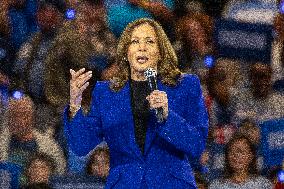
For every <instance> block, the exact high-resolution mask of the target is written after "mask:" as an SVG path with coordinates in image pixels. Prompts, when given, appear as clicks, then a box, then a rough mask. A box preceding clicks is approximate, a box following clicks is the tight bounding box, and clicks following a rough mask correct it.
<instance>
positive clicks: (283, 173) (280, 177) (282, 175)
mask: <svg viewBox="0 0 284 189" xmlns="http://www.w3.org/2000/svg"><path fill="white" fill-rule="evenodd" d="M278 181H279V182H283V183H284V171H280V172H279V173H278Z"/></svg>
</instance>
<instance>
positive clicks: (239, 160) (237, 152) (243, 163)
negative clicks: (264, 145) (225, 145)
mask: <svg viewBox="0 0 284 189" xmlns="http://www.w3.org/2000/svg"><path fill="white" fill-rule="evenodd" d="M228 158H229V164H230V166H231V168H232V169H233V170H234V172H235V173H237V174H238V173H243V172H247V171H248V167H249V165H250V163H251V161H252V158H253V154H252V152H251V150H250V147H249V144H248V143H247V141H246V139H240V140H236V141H235V142H234V143H233V144H232V145H231V148H230V149H229V154H228Z"/></svg>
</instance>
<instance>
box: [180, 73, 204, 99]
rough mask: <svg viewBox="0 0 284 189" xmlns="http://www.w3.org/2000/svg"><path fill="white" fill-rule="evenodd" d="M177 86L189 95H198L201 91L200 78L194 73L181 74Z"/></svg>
mask: <svg viewBox="0 0 284 189" xmlns="http://www.w3.org/2000/svg"><path fill="white" fill-rule="evenodd" d="M179 80H180V82H179V84H178V85H179V87H180V88H182V90H186V91H187V92H188V93H190V94H191V96H199V95H200V93H201V85H200V80H199V78H198V76H197V75H195V74H182V75H181V77H180V79H179Z"/></svg>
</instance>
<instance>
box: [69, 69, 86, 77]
mask: <svg viewBox="0 0 284 189" xmlns="http://www.w3.org/2000/svg"><path fill="white" fill-rule="evenodd" d="M84 71H85V68H82V69H80V70H79V71H77V72H75V71H74V70H72V69H70V73H71V76H72V79H76V78H77V77H79V76H80V75H81V74H82V73H84Z"/></svg>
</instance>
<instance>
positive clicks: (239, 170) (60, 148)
mask: <svg viewBox="0 0 284 189" xmlns="http://www.w3.org/2000/svg"><path fill="white" fill-rule="evenodd" d="M281 2H283V5H284V1H281V0H218V1H217V0H206V1H205V0H204V1H203V0H155V1H145V0H120V1H115V0H1V1H0V123H1V126H0V133H1V134H0V162H1V163H2V164H7V163H10V164H13V165H15V167H16V168H19V170H20V171H19V181H16V182H18V183H16V185H17V184H18V186H20V187H22V188H51V185H50V184H49V179H50V178H51V177H53V176H66V177H69V176H72V175H81V176H82V175H83V176H86V177H87V176H95V177H97V178H100V179H102V181H105V178H106V177H107V175H108V171H109V158H110V157H109V151H108V147H107V145H106V144H104V143H103V144H101V145H99V146H98V147H96V148H95V149H94V150H93V151H92V153H90V154H89V155H87V157H77V156H76V155H75V154H73V153H72V152H71V151H69V150H68V146H67V144H66V142H65V139H64V136H63V128H62V127H63V124H62V113H63V111H64V108H65V107H66V105H67V104H68V99H69V80H70V73H69V70H70V69H73V70H78V69H80V68H83V67H85V68H86V69H87V70H92V71H93V76H94V77H93V78H92V80H91V81H90V87H88V89H87V90H86V91H85V92H84V93H83V102H82V106H83V109H84V111H86V112H87V111H88V109H89V106H90V99H91V89H92V88H93V86H94V85H95V84H96V82H97V81H100V80H108V79H110V75H111V74H112V73H113V72H115V71H116V65H115V63H114V62H115V55H116V45H117V40H118V38H119V35H120V34H121V32H122V30H123V28H124V27H125V26H126V25H127V24H128V23H129V22H131V21H133V20H135V19H137V18H141V17H150V18H154V19H155V20H157V21H159V22H160V23H161V25H162V26H163V28H164V29H165V31H166V33H167V35H168V37H169V39H170V41H171V42H172V44H173V47H174V48H175V50H176V53H177V55H178V59H179V67H180V69H181V70H182V72H185V73H192V74H197V75H198V76H199V78H200V80H201V83H202V89H203V95H204V98H205V101H206V105H207V109H208V113H209V117H210V129H209V130H210V132H209V136H208V141H207V147H206V150H205V151H204V153H203V155H202V157H201V158H200V160H196V162H191V164H192V165H193V167H194V169H195V172H196V180H197V183H198V187H199V188H200V189H201V188H212V189H213V188H214V189H215V188H218V189H220V188H247V189H250V188H256V189H258V188H260V189H262V188H263V189H267V188H275V189H279V188H284V185H283V183H281V182H280V181H279V179H278V177H277V175H278V172H279V171H280V170H282V169H284V167H282V165H278V166H273V167H267V166H265V165H264V164H263V154H262V153H263V152H262V151H261V149H260V141H261V130H260V127H259V124H260V123H262V122H265V121H268V120H273V119H283V118H284V92H283V91H284V90H283V83H284V8H283V13H281V12H280V11H279V10H280V5H281ZM220 18H223V19H227V20H235V21H238V22H244V23H259V24H266V25H270V26H272V27H273V28H274V31H275V35H274V39H273V42H272V52H271V61H270V63H268V64H267V63H264V62H259V61H257V62H247V61H245V60H240V59H238V60H237V59H229V58H216V59H214V61H213V64H212V65H208V64H205V63H204V62H205V59H206V57H208V55H214V57H218V52H217V51H216V47H215V44H216V43H215V42H214V38H213V31H214V21H215V20H217V19H220ZM189 108H190V107H189ZM283 131H284V126H283V125H282V133H283ZM282 147H283V145H282ZM283 162H284V159H283ZM283 166H284V163H283ZM0 170H1V169H0ZM6 177H7V175H6V174H5V172H0V188H5V187H7V186H5V182H4V181H5V178H6ZM6 180H9V179H6Z"/></svg>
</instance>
